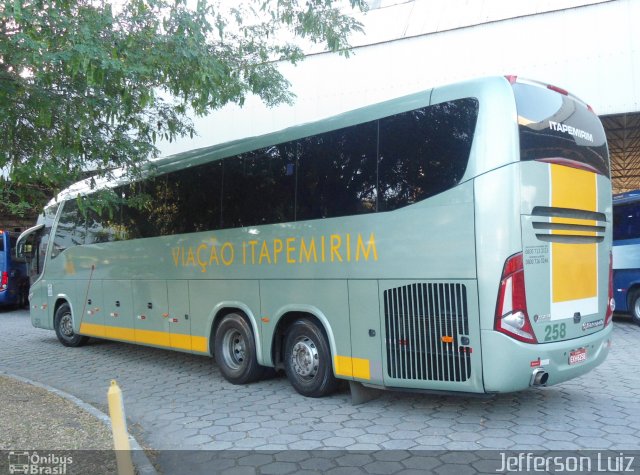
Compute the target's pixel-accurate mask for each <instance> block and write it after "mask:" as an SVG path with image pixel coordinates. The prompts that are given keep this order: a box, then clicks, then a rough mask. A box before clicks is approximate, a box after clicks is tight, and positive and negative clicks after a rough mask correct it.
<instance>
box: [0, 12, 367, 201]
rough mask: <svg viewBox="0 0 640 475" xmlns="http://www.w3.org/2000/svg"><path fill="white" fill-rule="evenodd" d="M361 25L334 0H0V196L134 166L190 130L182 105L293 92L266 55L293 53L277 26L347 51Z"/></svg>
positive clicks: (21, 196) (205, 106)
mask: <svg viewBox="0 0 640 475" xmlns="http://www.w3.org/2000/svg"><path fill="white" fill-rule="evenodd" d="M238 3H240V2H238ZM349 3H350V4H351V7H352V8H360V9H362V8H364V0H349ZM360 29H361V25H360V24H359V23H358V22H356V21H355V20H354V19H353V18H351V17H349V16H348V15H345V14H344V13H342V12H341V10H340V9H338V8H337V6H336V0H247V1H246V2H245V3H240V4H239V5H237V6H234V7H233V8H231V9H230V10H224V9H223V8H222V6H220V5H218V4H214V5H211V4H208V3H207V2H206V1H203V0H198V2H197V5H196V6H195V7H194V6H191V3H189V5H188V4H187V0H171V1H165V0H127V1H126V3H124V4H116V5H110V4H108V3H105V2H103V1H97V0H96V1H94V0H0V170H2V171H3V176H4V178H2V183H1V185H2V188H1V189H0V207H2V206H4V207H5V208H6V207H9V208H10V211H13V212H17V213H25V212H28V211H29V210H37V209H38V208H39V207H40V206H41V205H42V204H43V202H45V201H46V200H48V199H49V198H50V197H51V196H52V194H53V193H55V192H56V191H59V190H60V189H61V188H63V187H65V186H67V185H68V184H69V183H71V182H73V181H75V180H77V179H79V178H80V177H83V176H85V175H86V172H87V171H89V170H90V171H95V173H96V175H97V176H105V175H108V174H109V173H110V172H111V171H112V170H114V169H115V168H120V167H124V168H125V169H126V170H128V172H129V173H132V174H134V175H135V174H136V173H138V172H139V171H140V166H141V165H142V164H143V163H144V162H145V161H146V160H147V159H148V158H149V157H150V156H152V155H153V154H154V153H155V152H156V148H155V146H154V144H155V143H156V142H157V141H158V140H159V139H161V138H162V139H165V140H174V139H176V138H177V137H181V136H185V135H186V136H188V135H193V134H194V130H193V127H192V123H191V121H190V120H189V116H188V114H192V113H195V114H196V115H202V114H205V113H207V112H209V111H211V110H214V109H217V108H220V107H222V106H224V105H225V104H228V103H236V104H240V105H242V104H243V102H244V100H245V98H246V96H247V95H249V94H255V95H257V96H259V97H260V98H261V99H262V100H263V101H264V102H265V103H266V104H268V105H275V104H278V103H283V102H285V103H286V102H291V101H292V99H293V97H292V95H291V93H290V91H289V83H288V82H287V80H286V79H285V78H284V77H282V75H281V74H280V73H279V72H278V70H277V65H276V64H275V61H290V62H293V63H295V62H297V61H300V60H301V59H302V58H303V54H302V50H301V49H300V47H298V46H296V45H295V44H293V43H292V42H288V41H283V40H279V39H278V38H283V37H290V38H293V39H295V38H304V39H305V41H311V42H313V43H322V44H325V45H326V46H327V48H329V49H330V50H333V51H338V52H341V53H343V54H347V52H348V49H347V48H348V43H347V37H348V35H349V33H350V32H352V31H360ZM282 30H285V33H284V34H283V31H282ZM286 31H288V33H286ZM0 210H1V208H0Z"/></svg>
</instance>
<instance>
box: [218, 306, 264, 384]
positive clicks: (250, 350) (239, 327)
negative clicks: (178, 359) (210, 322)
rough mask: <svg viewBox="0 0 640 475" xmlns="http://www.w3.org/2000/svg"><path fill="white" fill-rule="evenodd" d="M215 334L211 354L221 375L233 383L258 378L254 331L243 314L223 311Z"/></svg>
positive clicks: (258, 370) (260, 367) (260, 369)
mask: <svg viewBox="0 0 640 475" xmlns="http://www.w3.org/2000/svg"><path fill="white" fill-rule="evenodd" d="M214 338H215V341H214V355H215V358H216V362H217V363H218V366H219V367H220V371H221V372H222V376H224V379H226V380H227V381H229V382H230V383H232V384H246V383H251V382H254V381H257V380H258V379H260V377H261V376H262V374H263V368H262V366H260V365H259V364H258V360H257V358H256V344H255V341H254V339H253V332H252V331H251V326H250V325H249V322H247V320H246V319H245V318H243V317H242V315H240V314H238V313H230V314H229V315H226V316H225V317H224V318H223V319H222V321H221V322H220V325H218V328H217V329H216V334H215V337H214Z"/></svg>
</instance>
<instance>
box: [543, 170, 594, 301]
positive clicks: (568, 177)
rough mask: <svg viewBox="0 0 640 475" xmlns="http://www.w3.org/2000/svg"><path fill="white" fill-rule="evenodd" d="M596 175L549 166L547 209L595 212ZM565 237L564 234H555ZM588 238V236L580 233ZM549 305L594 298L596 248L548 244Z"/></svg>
mask: <svg viewBox="0 0 640 475" xmlns="http://www.w3.org/2000/svg"><path fill="white" fill-rule="evenodd" d="M596 180H597V175H596V174H595V173H592V172H588V171H585V170H579V169H577V168H571V167H565V166H562V165H551V206H552V207H554V208H570V209H578V210H584V211H596V209H597V182H596ZM551 222H552V223H563V224H584V225H588V226H591V225H595V221H591V220H573V219H571V220H568V219H566V218H552V219H551ZM559 232H561V233H563V234H568V233H567V232H566V231H559ZM582 235H588V234H582ZM551 256H552V270H551V273H552V276H551V279H552V283H553V288H552V302H554V303H558V302H567V301H571V300H580V299H585V298H590V297H597V295H598V275H597V274H598V248H597V244H595V243H588V244H573V243H571V244H569V243H558V242H554V243H551Z"/></svg>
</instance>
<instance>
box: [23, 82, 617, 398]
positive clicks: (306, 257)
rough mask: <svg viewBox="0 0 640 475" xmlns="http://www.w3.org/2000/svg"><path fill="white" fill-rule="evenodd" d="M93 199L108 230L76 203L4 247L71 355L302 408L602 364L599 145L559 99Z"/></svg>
mask: <svg viewBox="0 0 640 475" xmlns="http://www.w3.org/2000/svg"><path fill="white" fill-rule="evenodd" d="M105 188H106V189H107V191H104V190H103V191H102V192H103V193H111V194H112V195H113V197H115V198H117V200H120V202H121V204H120V205H117V206H116V208H115V209H113V208H110V209H106V210H104V211H101V212H98V211H92V210H91V208H90V207H87V206H84V205H83V200H85V199H86V196H87V195H88V194H91V193H92V190H91V189H90V187H89V186H87V185H85V184H78V185H76V186H74V187H72V188H70V189H69V190H67V191H65V192H63V193H61V195H60V196H58V197H57V198H56V199H55V200H52V201H51V202H50V203H49V205H48V206H47V207H46V208H45V209H44V213H43V214H42V216H41V217H40V218H39V221H38V224H37V225H36V226H34V227H33V228H31V229H30V230H28V231H26V232H25V233H23V235H22V236H21V238H20V239H21V242H22V243H26V242H31V246H25V247H26V248H30V249H33V252H32V256H31V257H32V266H31V269H32V275H33V284H32V286H31V291H30V296H29V299H30V304H31V320H32V323H33V325H34V326H36V327H38V328H45V329H53V330H55V332H56V334H57V337H58V339H59V340H60V342H61V343H62V344H64V345H66V346H72V347H76V346H81V345H82V344H84V343H85V342H86V341H87V339H88V337H97V338H103V339H109V340H118V341H124V342H130V343H137V344H142V345H149V346H154V347H161V348H169V349H174V350H178V351H184V352H189V353H195V354H202V355H209V356H214V357H215V360H216V362H217V364H218V366H219V368H220V371H221V372H222V374H223V375H224V377H225V378H226V379H227V380H228V381H230V382H232V383H235V384H243V383H249V382H252V381H256V380H258V379H260V378H261V377H263V376H264V375H265V374H266V372H269V371H271V372H272V371H273V369H272V368H275V369H278V370H280V369H281V370H284V372H285V373H286V375H287V377H288V379H289V380H290V382H291V384H292V385H293V386H294V387H295V389H296V390H297V391H298V392H299V393H301V394H303V395H305V396H311V397H320V396H324V395H327V394H329V393H331V392H332V391H334V390H335V389H336V387H337V385H338V383H339V380H349V381H350V382H351V383H352V384H354V385H355V387H357V388H359V387H360V386H359V385H358V384H357V383H361V384H363V385H365V386H369V387H375V388H387V389H403V390H418V391H419V390H427V391H447V392H461V393H496V392H508V391H517V390H521V389H525V388H527V387H530V386H538V385H549V384H556V383H560V382H562V381H565V380H568V379H570V378H573V377H576V376H579V375H582V374H584V373H586V372H587V371H589V370H591V369H592V368H594V367H595V366H597V365H598V364H600V363H601V362H602V361H603V360H604V359H605V357H606V355H607V353H608V349H609V346H610V337H611V331H612V327H613V325H611V324H610V323H611V316H612V312H613V306H612V303H611V302H612V289H611V215H612V205H611V181H610V171H609V157H608V150H607V144H606V138H605V134H604V131H603V128H602V125H601V123H600V121H599V119H598V117H597V116H596V115H595V114H594V113H593V111H592V110H591V108H590V107H589V106H588V105H586V104H585V103H583V102H581V101H580V100H578V99H577V98H575V97H574V96H572V95H571V94H569V93H568V92H567V91H564V90H562V89H560V88H557V87H554V86H547V85H544V84H540V83H536V82H532V81H526V80H521V79H518V78H516V77H494V78H486V79H479V80H473V81H468V82H465V83H461V84H456V85H449V86H444V87H436V88H433V89H430V90H426V91H424V92H420V93H417V94H413V95H410V96H406V97H401V98H397V99H393V100H390V101H387V102H383V103H379V104H374V105H370V106H367V107H364V108H361V109H358V110H354V111H351V112H347V113H343V114H341V115H338V116H335V117H331V118H328V119H324V120H321V121H318V122H314V123H309V124H304V125H299V126H295V127H291V128H288V129H286V130H283V131H280V132H276V133H271V134H268V135H263V136H259V137H252V138H247V139H243V140H238V141H234V142H231V143H225V144H221V145H216V146H212V147H208V148H202V149H198V150H193V151H190V152H188V153H183V154H179V155H175V156H171V157H168V158H165V159H161V160H158V161H155V162H154V163H153V165H152V166H150V168H149V173H148V175H147V176H146V178H144V179H140V180H138V181H135V182H125V181H123V180H121V181H118V180H113V181H112V182H111V183H109V184H107V185H106V186H105ZM140 197H144V199H138V198H140ZM122 198H125V200H122ZM117 200H115V201H117ZM132 203H138V204H136V205H134V204H132Z"/></svg>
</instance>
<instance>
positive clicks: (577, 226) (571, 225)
mask: <svg viewBox="0 0 640 475" xmlns="http://www.w3.org/2000/svg"><path fill="white" fill-rule="evenodd" d="M531 214H532V215H533V216H535V217H540V218H546V219H544V220H543V221H533V223H532V224H533V229H534V231H535V233H536V238H538V239H539V240H541V241H545V242H559V243H567V244H592V243H599V242H602V241H603V240H604V235H605V231H606V229H607V217H606V215H605V214H604V213H596V212H594V211H584V210H578V209H569V208H549V207H545V206H536V207H535V208H533V211H532V213H531Z"/></svg>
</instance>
